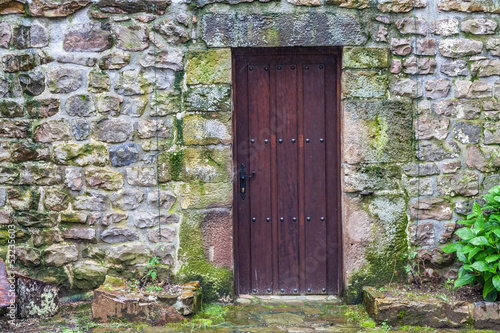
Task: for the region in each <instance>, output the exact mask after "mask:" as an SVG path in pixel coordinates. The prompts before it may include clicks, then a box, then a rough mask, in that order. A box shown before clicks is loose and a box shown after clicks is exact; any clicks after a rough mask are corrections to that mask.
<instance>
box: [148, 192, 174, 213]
mask: <svg viewBox="0 0 500 333" xmlns="http://www.w3.org/2000/svg"><path fill="white" fill-rule="evenodd" d="M158 199H160V207H161V209H163V210H165V211H168V210H170V208H172V206H173V205H174V203H175V201H176V200H177V198H176V197H175V195H174V194H173V193H172V192H170V191H161V190H160V193H158V191H154V192H149V193H148V197H147V200H148V204H149V205H150V206H151V207H158Z"/></svg>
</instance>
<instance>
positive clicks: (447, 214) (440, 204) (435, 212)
mask: <svg viewBox="0 0 500 333" xmlns="http://www.w3.org/2000/svg"><path fill="white" fill-rule="evenodd" d="M410 213H411V217H412V219H414V220H416V219H417V215H418V219H419V220H440V221H443V220H449V219H451V217H452V215H453V211H452V209H451V203H450V202H449V201H447V200H445V199H442V198H429V199H419V200H417V201H416V202H415V203H413V204H412V205H411V206H410Z"/></svg>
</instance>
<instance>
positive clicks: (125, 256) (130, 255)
mask: <svg viewBox="0 0 500 333" xmlns="http://www.w3.org/2000/svg"><path fill="white" fill-rule="evenodd" d="M106 257H107V258H108V260H109V261H110V262H112V263H117V264H129V265H130V264H144V263H147V262H148V260H149V258H150V251H149V249H147V248H145V247H144V244H143V243H141V242H130V243H125V244H120V245H115V246H112V247H110V248H108V249H107V250H106Z"/></svg>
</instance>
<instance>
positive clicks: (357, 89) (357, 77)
mask: <svg viewBox="0 0 500 333" xmlns="http://www.w3.org/2000/svg"><path fill="white" fill-rule="evenodd" d="M342 86H343V89H342V97H343V98H383V97H385V96H386V94H387V75H385V74H382V73H380V72H375V71H356V72H353V71H351V70H346V71H344V73H343V75H342Z"/></svg>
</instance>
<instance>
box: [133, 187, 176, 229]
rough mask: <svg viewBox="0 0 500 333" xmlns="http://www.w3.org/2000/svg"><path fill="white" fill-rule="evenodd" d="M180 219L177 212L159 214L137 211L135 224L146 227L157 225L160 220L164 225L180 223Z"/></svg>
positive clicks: (141, 227) (138, 226)
mask: <svg viewBox="0 0 500 333" xmlns="http://www.w3.org/2000/svg"><path fill="white" fill-rule="evenodd" d="M150 194H152V193H150ZM174 198H175V197H174ZM160 200H161V199H160ZM153 207H154V206H153ZM156 207H158V206H156ZM156 207H155V208H156ZM165 210H167V209H165ZM179 220H180V217H179V215H177V214H160V215H159V216H158V213H149V212H137V213H136V214H135V221H134V225H135V226H136V227H137V228H140V229H144V228H152V227H157V226H158V224H159V223H160V222H161V225H162V226H163V225H166V224H173V223H178V222H179Z"/></svg>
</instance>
